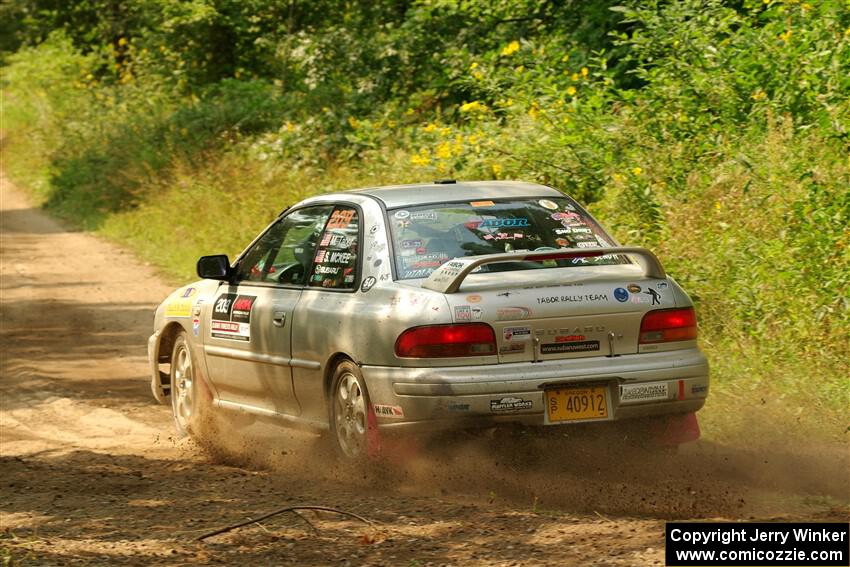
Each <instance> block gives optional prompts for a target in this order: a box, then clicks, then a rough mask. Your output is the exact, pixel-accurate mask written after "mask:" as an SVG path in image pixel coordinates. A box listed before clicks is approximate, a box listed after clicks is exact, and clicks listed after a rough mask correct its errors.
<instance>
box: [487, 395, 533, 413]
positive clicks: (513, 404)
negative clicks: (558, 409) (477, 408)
mask: <svg viewBox="0 0 850 567" xmlns="http://www.w3.org/2000/svg"><path fill="white" fill-rule="evenodd" d="M533 405H534V403H533V402H532V401H531V400H526V399H524V398H514V397H512V396H505V397H503V398H499V399H498V400H490V411H492V412H502V411H519V410H528V409H531V408H532V406H533Z"/></svg>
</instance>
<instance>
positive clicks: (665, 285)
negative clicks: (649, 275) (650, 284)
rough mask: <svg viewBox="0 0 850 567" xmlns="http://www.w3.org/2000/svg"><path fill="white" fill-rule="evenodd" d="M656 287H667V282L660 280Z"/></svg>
mask: <svg viewBox="0 0 850 567" xmlns="http://www.w3.org/2000/svg"><path fill="white" fill-rule="evenodd" d="M655 287H657V288H658V289H667V282H658V283H657V284H655Z"/></svg>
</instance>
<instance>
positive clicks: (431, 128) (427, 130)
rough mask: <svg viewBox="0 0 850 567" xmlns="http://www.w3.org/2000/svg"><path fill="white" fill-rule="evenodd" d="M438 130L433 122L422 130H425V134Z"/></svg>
mask: <svg viewBox="0 0 850 567" xmlns="http://www.w3.org/2000/svg"><path fill="white" fill-rule="evenodd" d="M436 129H437V125H436V124H434V123H433V122H431V123H429V124H428V125H427V126H425V127H424V128H423V129H422V130H424V131H425V132H433V131H434V130H436Z"/></svg>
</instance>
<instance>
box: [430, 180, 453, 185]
mask: <svg viewBox="0 0 850 567" xmlns="http://www.w3.org/2000/svg"><path fill="white" fill-rule="evenodd" d="M434 183H436V184H437V185H454V184H455V183H457V180H456V179H435V180H434Z"/></svg>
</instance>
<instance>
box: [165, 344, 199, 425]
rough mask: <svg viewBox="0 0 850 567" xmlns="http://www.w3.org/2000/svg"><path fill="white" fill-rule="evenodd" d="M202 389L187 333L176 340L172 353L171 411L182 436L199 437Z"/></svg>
mask: <svg viewBox="0 0 850 567" xmlns="http://www.w3.org/2000/svg"><path fill="white" fill-rule="evenodd" d="M199 394H200V387H199V384H198V382H197V376H196V373H195V365H194V364H193V362H192V351H191V349H190V348H189V340H188V338H187V337H186V333H184V332H181V333H180V334H179V335H178V336H177V338H176V339H175V340H174V348H173V350H172V351H171V411H172V413H173V414H174V425H175V426H176V427H177V432H178V433H179V434H180V435H183V436H185V435H192V436H197V435H198V434H199V427H198V423H199V421H200V417H201V416H200V405H201V404H200V402H201V400H200V396H199Z"/></svg>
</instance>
